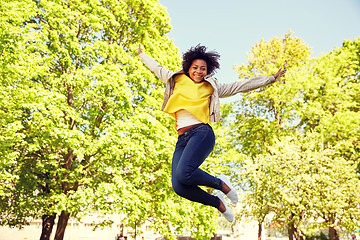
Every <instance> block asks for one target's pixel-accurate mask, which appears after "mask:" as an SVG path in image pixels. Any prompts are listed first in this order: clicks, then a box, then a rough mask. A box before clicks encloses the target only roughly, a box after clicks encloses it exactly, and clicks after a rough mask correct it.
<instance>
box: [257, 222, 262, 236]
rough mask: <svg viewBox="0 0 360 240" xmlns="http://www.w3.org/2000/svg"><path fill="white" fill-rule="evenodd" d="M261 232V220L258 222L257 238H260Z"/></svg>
mask: <svg viewBox="0 0 360 240" xmlns="http://www.w3.org/2000/svg"><path fill="white" fill-rule="evenodd" d="M261 233H262V222H259V224H258V240H261Z"/></svg>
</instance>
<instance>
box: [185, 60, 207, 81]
mask: <svg viewBox="0 0 360 240" xmlns="http://www.w3.org/2000/svg"><path fill="white" fill-rule="evenodd" d="M206 75H207V65H206V62H205V61H204V60H202V59H195V60H194V61H192V64H191V66H190V68H189V76H190V78H191V79H192V80H193V81H194V82H195V83H200V82H202V81H203V80H204V77H205V76H206Z"/></svg>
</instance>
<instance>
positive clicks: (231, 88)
mask: <svg viewBox="0 0 360 240" xmlns="http://www.w3.org/2000/svg"><path fill="white" fill-rule="evenodd" d="M274 82H275V78H274V76H270V77H266V76H262V77H254V78H251V79H248V80H245V81H237V82H233V83H224V84H219V86H218V91H219V97H220V98H224V97H230V96H233V95H235V94H237V93H240V92H249V91H251V90H255V89H257V88H260V87H263V86H266V85H269V84H271V83H274Z"/></svg>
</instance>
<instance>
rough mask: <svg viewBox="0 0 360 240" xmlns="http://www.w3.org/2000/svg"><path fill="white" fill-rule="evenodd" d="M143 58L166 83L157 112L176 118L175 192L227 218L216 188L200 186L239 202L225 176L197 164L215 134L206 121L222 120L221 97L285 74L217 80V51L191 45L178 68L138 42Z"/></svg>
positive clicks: (230, 218)
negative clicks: (159, 59)
mask: <svg viewBox="0 0 360 240" xmlns="http://www.w3.org/2000/svg"><path fill="white" fill-rule="evenodd" d="M138 54H139V57H140V58H141V60H142V62H143V63H144V64H145V65H146V66H147V67H148V68H149V69H150V70H151V71H152V72H153V73H154V74H155V75H156V76H157V77H158V78H159V79H160V80H161V81H163V82H164V83H166V88H165V94H164V101H163V105H162V108H161V110H163V111H164V112H166V113H168V114H170V115H171V116H173V117H174V118H175V120H176V130H177V132H178V135H179V136H178V141H177V143H176V146H175V151H174V154H173V158H172V166H171V175H172V187H173V189H174V191H175V192H176V193H177V194H178V195H180V196H181V197H184V198H186V199H189V200H190V201H194V202H199V203H202V204H205V205H210V206H213V207H215V208H217V209H218V210H219V211H220V212H221V213H222V214H223V216H224V217H225V218H226V220H228V221H229V222H232V221H233V219H234V216H233V213H232V211H231V209H230V208H229V207H228V206H227V204H226V203H225V201H224V198H223V196H222V194H221V193H220V192H219V193H218V194H217V195H215V196H213V195H211V194H209V193H207V192H206V191H204V190H202V189H201V188H200V187H199V186H207V187H211V188H214V189H218V190H220V191H221V192H222V193H224V194H225V195H226V196H227V197H228V198H229V199H230V200H231V201H232V203H234V204H236V203H237V202H238V195H237V193H236V189H235V188H234V187H233V186H232V185H231V184H230V182H229V180H228V178H227V177H226V176H225V175H223V174H222V175H220V176H219V177H214V176H212V175H210V174H209V173H207V172H205V171H203V170H201V169H200V168H199V167H200V165H201V164H202V163H203V162H204V161H205V159H206V158H207V156H208V155H209V154H210V153H211V151H212V150H213V148H214V145H215V135H214V132H213V129H212V128H211V126H210V125H209V123H210V122H219V121H220V113H219V111H220V101H219V98H223V97H229V96H232V95H235V94H237V93H239V92H248V91H251V90H254V89H257V88H259V87H263V86H266V85H269V84H271V83H274V82H275V81H277V80H279V79H280V78H281V77H282V76H284V74H285V72H286V69H281V68H280V69H279V71H278V72H277V73H275V74H274V75H273V76H269V77H255V78H251V79H249V80H246V81H241V82H240V81H236V82H233V83H227V84H220V83H218V82H217V80H216V79H215V78H214V77H213V75H214V72H215V70H216V69H218V68H219V67H220V64H219V58H220V55H219V53H217V52H214V51H206V47H205V46H200V45H197V46H196V47H192V48H190V49H189V50H188V51H187V52H186V53H185V54H184V55H183V61H182V70H180V71H176V72H173V71H170V70H168V69H165V68H164V67H163V66H161V65H160V64H158V63H157V61H156V60H154V59H152V58H151V57H149V56H148V55H146V54H145V53H143V51H142V49H141V46H140V44H139V48H138Z"/></svg>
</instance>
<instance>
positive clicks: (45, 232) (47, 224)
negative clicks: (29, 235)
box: [40, 213, 56, 240]
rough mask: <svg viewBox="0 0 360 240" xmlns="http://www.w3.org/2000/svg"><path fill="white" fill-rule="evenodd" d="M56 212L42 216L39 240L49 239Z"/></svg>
mask: <svg viewBox="0 0 360 240" xmlns="http://www.w3.org/2000/svg"><path fill="white" fill-rule="evenodd" d="M55 217H56V214H55V213H54V214H53V215H43V216H42V231H41V236H40V240H50V236H51V232H52V229H53V227H54V222H55Z"/></svg>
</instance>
